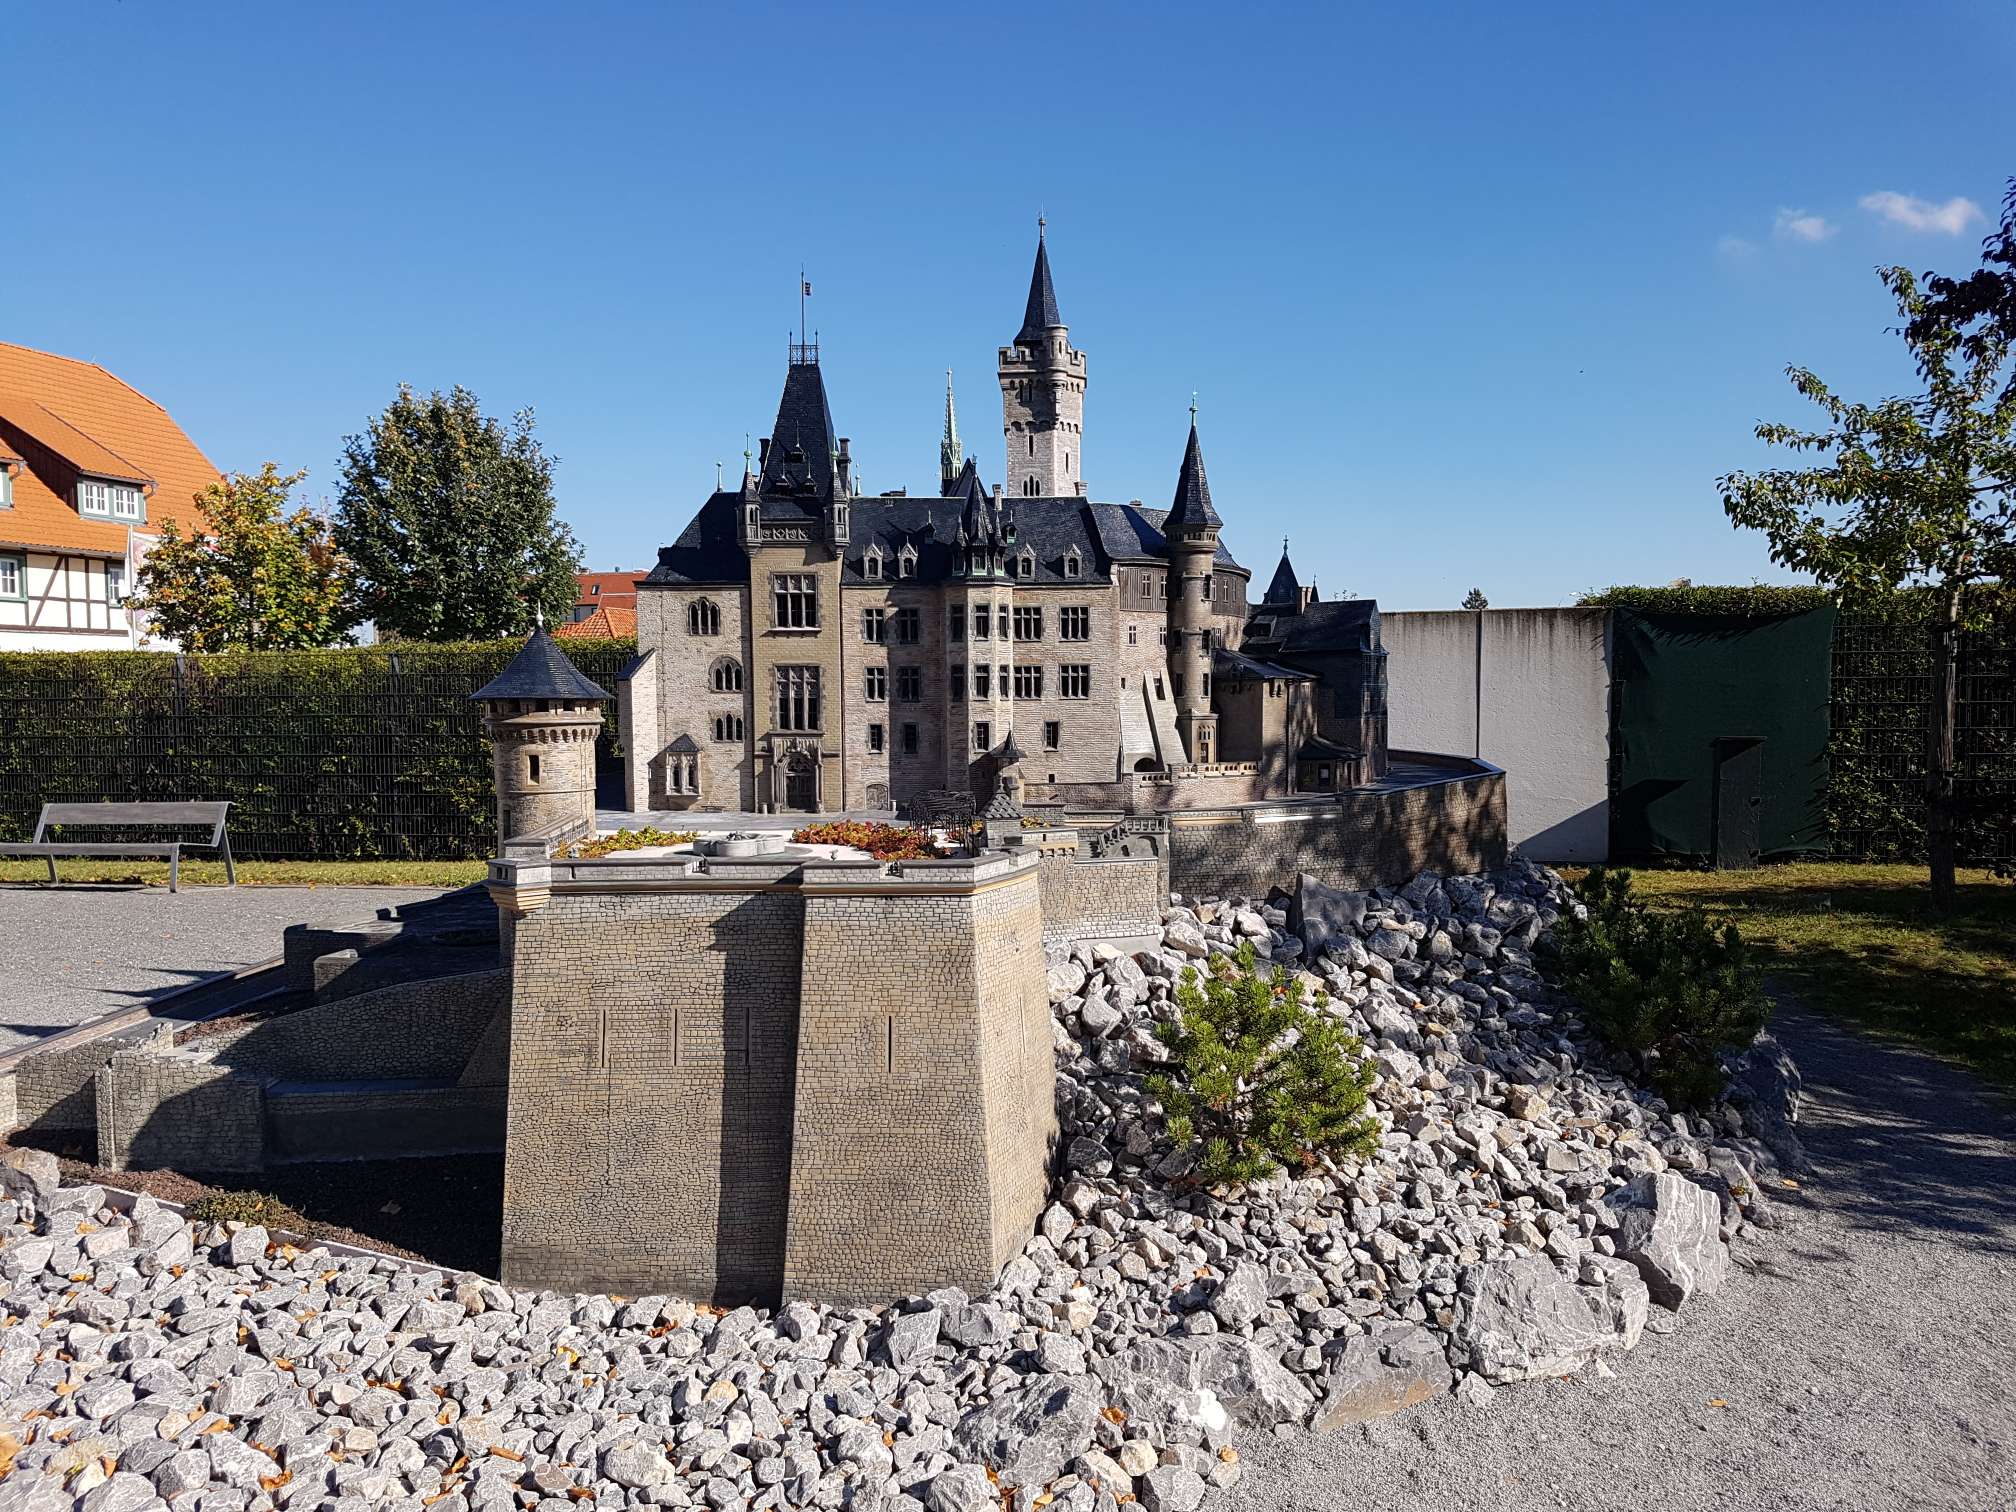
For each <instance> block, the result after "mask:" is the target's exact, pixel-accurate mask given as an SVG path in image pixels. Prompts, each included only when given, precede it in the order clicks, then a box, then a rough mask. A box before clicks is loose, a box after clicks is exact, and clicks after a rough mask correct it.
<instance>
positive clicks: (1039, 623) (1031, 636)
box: [1015, 604, 1043, 641]
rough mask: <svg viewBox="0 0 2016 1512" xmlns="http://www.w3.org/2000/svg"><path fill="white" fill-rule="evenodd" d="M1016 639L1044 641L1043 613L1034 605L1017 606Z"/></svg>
mask: <svg viewBox="0 0 2016 1512" xmlns="http://www.w3.org/2000/svg"><path fill="white" fill-rule="evenodd" d="M1015 639H1017V640H1018V641H1040V640H1041V639H1043V611H1042V609H1041V608H1040V607H1038V606H1036V605H1034V604H1028V605H1024V604H1017V605H1016V606H1015Z"/></svg>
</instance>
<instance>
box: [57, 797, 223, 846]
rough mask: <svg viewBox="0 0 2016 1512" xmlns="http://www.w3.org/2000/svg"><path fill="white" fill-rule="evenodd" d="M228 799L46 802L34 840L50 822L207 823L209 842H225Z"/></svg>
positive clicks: (65, 823)
mask: <svg viewBox="0 0 2016 1512" xmlns="http://www.w3.org/2000/svg"><path fill="white" fill-rule="evenodd" d="M230 812H231V805H230V804H229V803H45V804H43V805H42V816H41V817H40V818H39V819H37V820H36V821H35V838H36V840H38V841H40V840H45V839H47V838H48V833H47V832H48V830H49V828H50V826H51V825H59V824H61V825H69V824H81V825H97V826H101V827H102V826H107V825H125V826H127V827H129V828H130V827H132V826H134V825H141V824H202V825H208V826H209V827H210V844H212V845H221V844H223V843H224V821H225V819H226V818H227V817H228V816H229V815H230Z"/></svg>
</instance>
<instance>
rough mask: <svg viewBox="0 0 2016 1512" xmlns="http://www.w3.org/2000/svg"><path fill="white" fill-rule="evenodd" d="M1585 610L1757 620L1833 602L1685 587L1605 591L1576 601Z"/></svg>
mask: <svg viewBox="0 0 2016 1512" xmlns="http://www.w3.org/2000/svg"><path fill="white" fill-rule="evenodd" d="M1575 602H1576V604H1577V605H1578V606H1580V607H1582V608H1585V609H1636V610H1638V611H1639V612H1640V613H1643V614H1740V615H1754V616H1757V617H1760V618H1763V617H1768V616H1771V615H1776V614H1804V613H1805V612H1806V611H1807V610H1808V609H1818V608H1821V607H1822V606H1824V605H1827V604H1831V603H1834V602H1835V595H1834V594H1833V593H1831V592H1829V591H1828V590H1827V589H1825V588H1779V587H1774V586H1772V585H1770V584H1766V583H1751V584H1749V585H1747V586H1716V585H1714V584H1710V583H1703V584H1699V585H1696V584H1693V583H1688V584H1686V585H1684V586H1681V587H1673V588H1628V587H1621V586H1620V587H1613V588H1605V589H1603V590H1601V591H1600V592H1598V591H1595V590H1592V591H1590V592H1588V593H1585V594H1583V595H1582V596H1581V597H1580V598H1579V599H1577V600H1576V601H1575Z"/></svg>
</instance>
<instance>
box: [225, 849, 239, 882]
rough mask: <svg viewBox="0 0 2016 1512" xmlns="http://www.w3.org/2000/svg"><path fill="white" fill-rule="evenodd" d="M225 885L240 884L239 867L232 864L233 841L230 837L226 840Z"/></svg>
mask: <svg viewBox="0 0 2016 1512" xmlns="http://www.w3.org/2000/svg"><path fill="white" fill-rule="evenodd" d="M224 885H225V886H226V887H236V886H237V885H238V868H237V867H236V866H234V865H232V864H231V842H230V840H229V839H228V838H227V839H226V840H225V842H224Z"/></svg>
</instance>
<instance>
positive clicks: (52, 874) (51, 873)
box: [42, 856, 56, 883]
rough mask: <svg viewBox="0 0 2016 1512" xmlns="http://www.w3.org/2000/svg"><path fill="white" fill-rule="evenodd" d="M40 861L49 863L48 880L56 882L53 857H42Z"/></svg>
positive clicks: (54, 859)
mask: <svg viewBox="0 0 2016 1512" xmlns="http://www.w3.org/2000/svg"><path fill="white" fill-rule="evenodd" d="M42 859H43V860H44V861H47V862H48V863H49V880H50V881H51V882H52V883H53V882H54V881H55V880H56V858H55V857H54V856H44V857H43V858H42Z"/></svg>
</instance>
